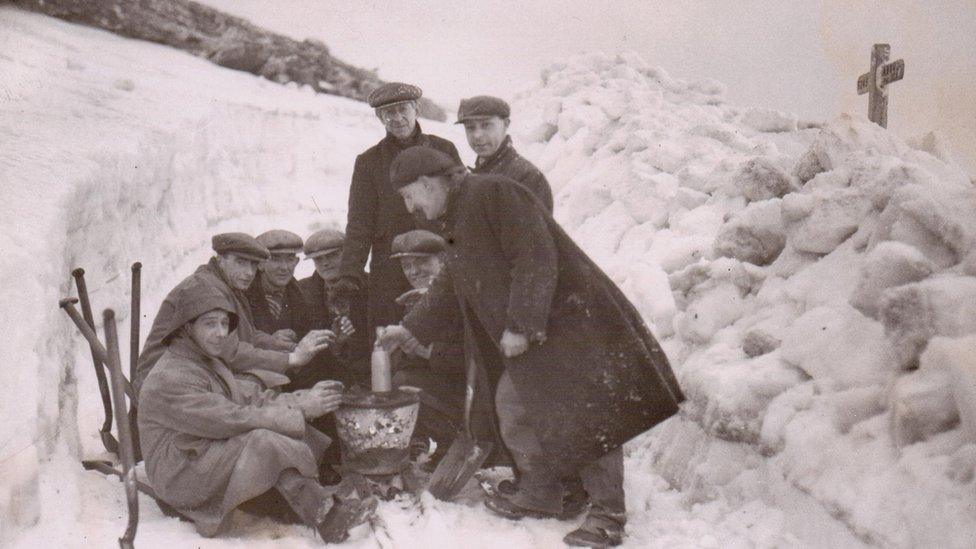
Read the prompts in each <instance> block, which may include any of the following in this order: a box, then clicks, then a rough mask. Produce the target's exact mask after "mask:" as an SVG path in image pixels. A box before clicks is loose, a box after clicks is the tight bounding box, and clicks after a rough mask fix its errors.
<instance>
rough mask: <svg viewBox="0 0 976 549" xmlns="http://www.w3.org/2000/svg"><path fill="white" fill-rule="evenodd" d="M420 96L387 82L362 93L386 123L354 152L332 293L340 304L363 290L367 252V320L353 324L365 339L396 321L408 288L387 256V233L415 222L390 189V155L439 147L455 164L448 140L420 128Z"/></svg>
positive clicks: (457, 160)
mask: <svg viewBox="0 0 976 549" xmlns="http://www.w3.org/2000/svg"><path fill="white" fill-rule="evenodd" d="M421 95H422V92H421V90H420V88H418V87H416V86H412V85H409V84H403V83H400V82H393V83H388V84H384V85H382V86H380V87H379V88H377V89H376V90H374V91H373V92H372V93H370V94H369V97H368V98H367V99H368V101H369V105H370V106H371V107H373V108H374V109H375V111H376V117H377V118H378V119H379V120H380V122H382V124H383V126H384V128H386V137H384V138H383V139H382V140H381V141H380V142H379V143H377V144H376V145H374V146H373V147H371V148H369V149H368V150H366V151H365V152H363V153H362V154H360V155H359V156H358V157H356V165H355V167H354V169H353V174H352V183H351V185H350V187H349V214H348V220H347V224H346V241H345V244H344V246H343V249H342V261H341V267H340V270H339V275H340V278H339V281H338V282H336V285H335V298H336V301H337V305H339V306H340V307H345V306H348V303H349V300H350V299H351V298H352V296H353V295H354V294H355V292H356V291H357V290H362V289H365V284H366V279H365V273H364V270H363V268H364V266H365V264H366V258H367V257H369V256H370V254H372V259H371V261H370V266H369V273H370V274H369V288H368V291H367V294H368V300H369V306H368V312H369V323H368V326H356V329H357V330H363V329H365V330H366V331H367V332H368V334H369V337H370V338H372V334H373V333H374V330H375V327H376V326H384V325H386V324H390V323H393V322H396V321H397V318H398V316H397V305H396V298H397V296H399V295H400V294H402V293H403V292H405V291H407V290H409V289H410V284H408V283H407V280H406V279H405V278H404V276H403V272H402V271H401V270H400V265H399V264H398V263H397V262H396V261H395V260H392V259H390V242H391V241H392V240H393V237H394V236H396V235H398V234H400V233H403V232H406V231H409V230H411V229H413V228H415V227H416V222H415V220H414V218H413V217H411V215H410V213H409V212H407V210H406V208H405V207H404V206H403V200H401V199H400V197H399V196H397V194H396V193H395V192H393V189H391V188H390V184H389V183H390V165H391V164H392V163H393V159H394V158H395V157H396V156H397V155H398V154H399V153H400V152H401V151H403V150H404V149H406V148H408V147H412V146H420V147H426V148H431V149H433V150H437V151H440V152H442V153H444V154H445V155H447V156H448V157H449V158H451V159H452V160H453V161H454V162H455V163H457V164H458V165H461V157H460V156H459V155H458V152H457V149H456V148H455V147H454V145H453V144H452V143H451V142H450V141H448V140H446V139H442V138H440V137H437V136H434V135H428V134H425V133H423V131H422V130H421V128H420V124H419V123H418V122H417V100H419V99H420V97H421Z"/></svg>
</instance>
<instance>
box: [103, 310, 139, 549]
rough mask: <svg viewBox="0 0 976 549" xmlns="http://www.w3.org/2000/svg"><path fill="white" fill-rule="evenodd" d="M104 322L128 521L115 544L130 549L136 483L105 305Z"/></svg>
mask: <svg viewBox="0 0 976 549" xmlns="http://www.w3.org/2000/svg"><path fill="white" fill-rule="evenodd" d="M102 316H103V319H104V323H105V343H106V346H107V347H108V359H109V360H108V362H107V364H108V373H109V375H110V376H111V378H112V400H113V402H114V404H115V411H116V413H117V414H118V415H119V421H118V422H116V426H117V428H118V430H119V439H121V440H120V443H119V457H120V458H121V459H122V474H123V477H122V482H123V484H124V485H125V496H126V503H127V505H128V508H129V522H128V524H127V526H126V529H125V534H124V535H123V536H122V537H121V538H119V547H121V548H122V549H132V547H133V545H132V542H133V540H134V539H135V537H136V528H138V526H139V490H138V487H137V485H136V464H135V457H134V456H135V447H134V446H133V445H132V430H131V428H130V425H129V412H128V408H127V407H126V404H125V381H124V379H125V376H124V375H122V359H121V357H120V356H119V334H118V332H117V330H116V326H115V312H114V311H113V310H112V309H105V311H104V312H103V314H102Z"/></svg>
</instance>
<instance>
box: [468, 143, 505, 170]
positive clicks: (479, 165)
mask: <svg viewBox="0 0 976 549" xmlns="http://www.w3.org/2000/svg"><path fill="white" fill-rule="evenodd" d="M514 154H515V145H513V144H512V136H510V135H506V136H505V139H504V140H503V141H502V144H501V145H499V146H498V150H497V151H495V154H493V155H491V156H489V157H488V158H486V159H485V160H483V161H482V160H481V158H480V157H479V158H478V159H477V160H476V161H475V164H474V168H471V171H472V172H474V173H488V172H490V171H491V170H492V168H494V167H495V166H497V165H499V164H501V163H502V162H504V161H506V160H508V159H509V158H511V157H512V155H514Z"/></svg>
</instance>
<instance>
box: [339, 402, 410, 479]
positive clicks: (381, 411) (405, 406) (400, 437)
mask: <svg viewBox="0 0 976 549" xmlns="http://www.w3.org/2000/svg"><path fill="white" fill-rule="evenodd" d="M419 391H420V390H419V389H416V388H415V387H400V388H397V389H394V390H393V391H390V392H389V393H372V392H360V393H355V392H349V393H346V394H345V395H343V399H342V406H341V407H340V408H339V409H338V410H336V412H335V418H336V427H337V430H338V433H339V441H340V444H341V446H340V448H341V451H342V465H343V468H345V469H348V470H350V471H354V472H357V473H360V474H364V475H388V474H393V473H399V472H400V471H402V470H403V468H404V467H405V466H406V464H407V462H408V461H409V460H410V437H411V435H413V430H414V427H416V425H417V413H418V412H419V410H420V395H419Z"/></svg>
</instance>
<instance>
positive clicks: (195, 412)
mask: <svg viewBox="0 0 976 549" xmlns="http://www.w3.org/2000/svg"><path fill="white" fill-rule="evenodd" d="M167 299H168V303H169V304H170V306H171V307H172V310H171V317H170V318H171V319H172V322H171V323H170V324H169V326H170V328H171V331H170V332H168V333H166V334H164V335H163V338H162V344H163V346H164V349H165V350H164V352H163V355H162V357H161V358H160V359H159V361H158V363H157V364H156V366H155V368H153V371H152V372H151V373H150V374H149V376H148V377H146V380H145V383H144V384H143V388H142V392H141V394H140V399H139V437H140V440H141V445H142V449H143V453H144V455H145V459H146V474H147V476H148V477H149V481H150V483H151V484H152V486H153V489H154V490H155V491H156V494H157V495H158V496H159V497H160V498H161V499H162V500H163V501H165V502H166V503H168V504H170V505H172V506H173V507H174V508H176V509H177V510H178V511H179V512H180V513H181V514H183V515H184V516H186V517H187V518H189V519H191V520H192V521H193V522H194V525H195V526H196V529H197V531H198V532H199V533H200V534H202V535H204V536H208V537H209V536H213V535H215V534H216V533H218V532H219V530H220V529H221V526H222V525H223V523H224V520H225V519H226V517H227V515H228V514H229V513H230V512H231V511H232V510H233V509H234V508H236V507H238V506H239V505H241V504H244V503H246V502H248V501H250V500H252V499H254V498H259V497H262V496H263V494H265V493H266V492H267V491H269V490H271V489H272V488H275V489H277V491H278V492H279V493H280V494H281V496H283V498H284V500H285V501H286V502H287V503H288V505H289V506H290V507H291V508H292V509H293V510H294V511H295V513H296V514H297V515H298V516H299V517H301V518H302V520H303V521H304V522H305V524H306V525H308V526H309V527H311V528H314V529H315V530H317V531H318V532H319V533H320V535H321V536H322V538H323V540H325V541H327V542H333V543H335V542H340V541H342V540H343V539H345V538H346V536H347V531H348V529H349V528H350V527H351V526H354V525H356V524H359V523H361V522H363V521H364V520H366V518H367V517H368V516H369V515H370V514H371V513H372V511H373V509H375V507H376V499H375V498H367V499H362V500H361V499H358V498H356V497H355V496H354V495H353V493H352V492H351V491H349V490H344V491H342V492H341V493H338V492H339V490H338V489H335V488H326V487H324V486H322V485H321V484H319V482H318V480H317V479H316V476H317V474H318V465H319V463H320V462H321V460H322V455H323V452H324V450H325V449H326V448H327V447H329V446H331V445H332V441H331V440H330V439H329V437H327V436H325V435H324V434H322V433H321V432H319V431H317V430H315V429H314V428H312V427H310V426H309V425H308V424H307V422H308V421H310V420H312V419H315V418H318V417H321V416H324V415H326V414H329V413H331V412H334V411H335V410H336V409H338V408H339V405H340V404H341V403H342V384H341V383H338V382H334V381H324V382H322V383H320V384H318V385H316V386H315V387H313V388H311V389H310V390H308V391H302V392H299V393H286V394H284V395H278V394H277V393H275V392H272V391H268V390H264V389H263V388H262V386H261V385H260V384H259V383H257V382H256V381H254V379H253V378H251V379H248V378H242V377H241V376H240V375H239V374H237V375H235V374H234V373H233V372H231V370H230V369H229V368H228V367H227V365H226V363H225V362H224V361H223V359H222V358H221V357H222V355H223V350H224V347H225V346H226V339H227V338H228V337H229V336H230V334H232V333H233V332H234V331H235V329H236V328H237V327H239V326H240V323H239V317H238V315H237V314H236V313H235V312H234V311H235V310H236V309H237V306H236V305H235V304H234V302H233V301H231V300H230V299H229V298H228V297H227V296H226V295H225V294H224V293H223V292H221V291H220V290H218V289H217V288H216V287H214V286H213V285H211V284H210V283H209V282H208V281H207V280H206V279H205V278H202V277H197V278H191V279H190V280H188V281H187V282H186V283H185V284H181V285H180V286H179V287H178V288H177V289H176V290H174V291H173V292H172V293H171V294H170V296H169V297H168V298H167ZM267 374H269V375H271V376H274V375H277V374H274V373H273V372H267ZM279 377H283V376H279Z"/></svg>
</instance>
